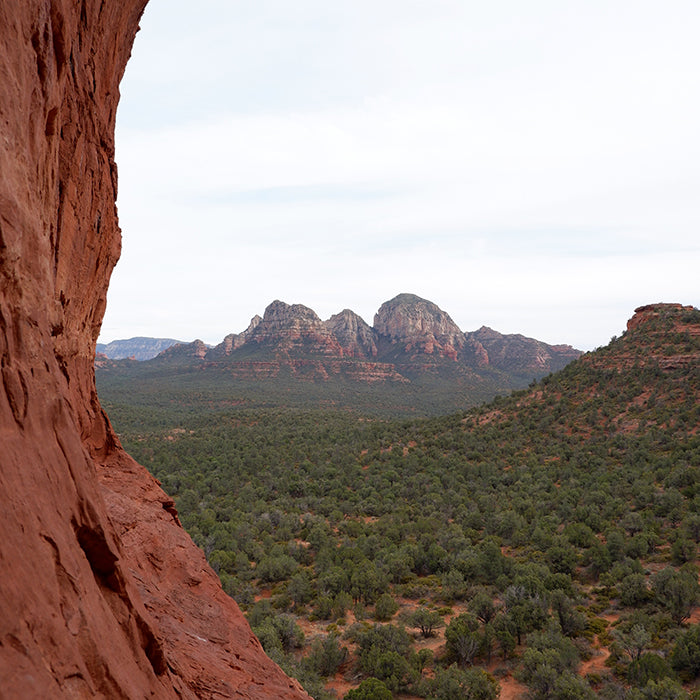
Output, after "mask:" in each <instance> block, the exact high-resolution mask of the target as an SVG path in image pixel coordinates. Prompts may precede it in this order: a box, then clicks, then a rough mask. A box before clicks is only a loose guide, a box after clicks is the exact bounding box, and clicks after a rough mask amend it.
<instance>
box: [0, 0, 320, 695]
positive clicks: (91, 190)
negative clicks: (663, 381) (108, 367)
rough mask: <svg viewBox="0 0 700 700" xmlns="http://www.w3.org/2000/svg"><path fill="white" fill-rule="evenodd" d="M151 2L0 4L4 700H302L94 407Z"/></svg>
mask: <svg viewBox="0 0 700 700" xmlns="http://www.w3.org/2000/svg"><path fill="white" fill-rule="evenodd" d="M145 4H146V0H120V1H119V2H104V0H81V1H80V2H78V0H51V2H49V1H48V0H5V1H4V2H3V3H2V4H0V75H1V76H2V80H0V367H1V374H2V384H1V385H0V436H1V437H0V439H1V445H2V447H1V450H0V512H2V518H0V581H1V583H0V587H1V591H2V594H1V595H0V678H1V679H2V689H1V690H0V694H2V696H3V697H6V698H61V697H66V698H68V697H70V698H94V697H104V698H134V699H137V698H138V699H139V700H143V698H190V699H194V698H214V697H216V698H222V697H229V698H255V699H256V700H259V699H261V698H276V699H277V698H304V697H308V696H307V695H306V694H305V693H304V692H303V690H301V688H300V686H299V685H298V684H297V682H296V681H293V680H291V679H289V678H288V677H287V676H285V675H284V673H282V671H281V670H280V669H279V668H278V667H277V666H276V665H275V664H273V663H272V662H271V661H270V659H269V658H268V657H267V656H265V654H264V653H263V651H262V648H261V646H260V644H259V642H258V641H257V639H256V638H255V637H254V636H253V635H252V633H251V631H250V628H249V627H248V624H247V623H246V621H245V619H244V618H243V616H242V614H241V612H240V611H239V609H238V607H237V606H236V604H235V603H234V602H233V600H231V599H230V598H228V597H227V596H226V595H225V594H224V593H223V591H222V589H221V587H220V586H219V583H218V579H217V577H216V575H215V574H214V572H213V571H212V570H211V569H210V568H209V566H208V565H207V563H206V562H205V559H204V555H203V554H202V553H201V551H200V550H199V549H197V548H196V547H195V546H194V544H193V543H192V541H191V540H190V538H189V536H188V535H187V534H186V533H185V532H184V530H183V529H182V528H181V527H180V525H179V522H178V518H177V513H176V511H175V509H174V507H173V502H172V500H170V499H169V498H168V496H167V495H166V494H165V493H164V492H163V491H162V490H161V489H160V488H159V486H158V484H157V482H156V481H155V480H154V479H153V478H152V477H150V476H149V475H148V473H147V472H146V470H145V469H143V468H142V467H141V466H139V465H138V464H136V463H135V462H134V461H133V460H132V459H131V458H129V457H128V456H127V455H126V454H125V453H124V451H123V450H122V448H121V446H120V444H119V441H118V440H117V438H116V436H115V434H114V432H113V430H112V428H111V426H110V423H109V421H108V420H107V418H106V416H105V414H104V413H103V411H102V409H101V407H100V404H99V402H98V399H97V394H96V392H95V382H94V369H93V360H94V357H95V343H96V339H97V336H98V333H99V329H100V324H101V322H102V316H103V313H104V309H105V297H106V292H107V285H108V282H109V278H110V274H111V271H112V268H113V267H114V265H115V263H116V261H117V259H118V257H119V253H120V232H119V228H118V225H117V215H116V209H115V197H116V191H117V170H116V166H115V163H114V122H115V114H116V109H117V102H118V98H119V82H120V79H121V77H122V74H123V71H124V67H125V65H126V62H127V59H128V57H129V54H130V51H131V46H132V42H133V39H134V36H135V34H136V32H137V30H138V22H139V19H140V17H141V13H142V11H143V9H144V6H145Z"/></svg>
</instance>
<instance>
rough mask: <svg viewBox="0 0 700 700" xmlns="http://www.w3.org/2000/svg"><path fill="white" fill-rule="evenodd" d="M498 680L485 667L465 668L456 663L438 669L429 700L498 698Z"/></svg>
mask: <svg viewBox="0 0 700 700" xmlns="http://www.w3.org/2000/svg"><path fill="white" fill-rule="evenodd" d="M500 692H501V689H500V686H499V685H498V681H497V680H496V679H495V678H494V677H493V676H492V675H491V674H490V673H487V672H486V671H484V670H483V669H477V668H471V669H466V670H463V669H461V668H458V667H457V666H456V665H454V664H453V665H452V666H450V667H449V668H446V669H444V670H443V669H438V670H437V671H436V673H435V678H434V679H433V680H432V681H431V682H430V683H429V690H428V695H427V697H428V700H456V698H460V700H496V698H497V697H498V696H499V694H500Z"/></svg>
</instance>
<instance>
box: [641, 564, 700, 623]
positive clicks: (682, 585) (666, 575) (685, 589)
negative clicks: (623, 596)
mask: <svg viewBox="0 0 700 700" xmlns="http://www.w3.org/2000/svg"><path fill="white" fill-rule="evenodd" d="M652 592H653V594H654V597H655V598H656V600H657V602H658V603H659V604H660V605H661V606H662V607H663V608H665V609H666V610H667V611H668V613H669V615H670V616H671V618H672V619H673V621H674V622H675V623H676V624H678V625H680V624H681V622H683V620H687V619H688V618H689V617H690V614H691V613H692V611H693V608H694V607H695V606H696V605H697V603H698V598H700V586H698V574H697V570H696V569H695V567H694V566H692V565H690V564H686V565H685V566H683V567H681V568H680V569H678V570H677V571H676V570H675V569H672V568H671V567H666V568H665V569H661V571H659V572H658V573H657V574H655V575H654V576H653V577H652Z"/></svg>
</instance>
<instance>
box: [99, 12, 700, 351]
mask: <svg viewBox="0 0 700 700" xmlns="http://www.w3.org/2000/svg"><path fill="white" fill-rule="evenodd" d="M141 27H142V30H141V32H140V33H139V34H138V36H137V38H136V43H135V46H134V51H133V56H132V59H131V62H130V63H129V66H128V67H127V72H126V76H125V78H124V81H123V83H122V100H121V105H120V107H119V114H118V130H117V162H118V166H119V199H118V207H119V214H120V221H121V227H122V230H123V253H122V260H121V262H120V263H119V265H118V266H117V269H116V271H115V273H114V275H113V278H112V285H111V287H110V292H109V297H108V310H107V314H106V317H105V322H104V325H103V329H102V336H101V340H103V341H105V342H106V341H110V340H114V339H117V338H129V337H132V336H137V335H146V336H154V337H174V338H178V339H181V340H193V339H194V338H201V339H202V340H204V341H206V342H209V343H218V342H220V341H221V339H222V338H223V337H224V335H226V334H227V333H231V332H240V331H242V330H244V329H245V328H246V326H247V325H248V322H249V320H250V318H251V317H252V316H253V315H255V314H256V313H259V314H262V313H263V311H264V309H265V307H266V306H267V305H268V304H269V303H270V302H271V301H273V300H274V299H281V300H282V301H286V302H287V303H290V304H291V303H301V304H305V305H306V306H309V307H311V308H312V309H314V310H315V311H316V312H317V313H318V314H319V316H321V318H324V319H326V318H328V317H330V316H331V315H332V314H334V313H337V312H339V311H341V310H342V309H344V308H351V309H353V310H354V311H356V312H357V313H359V314H360V315H361V316H362V317H363V318H364V319H365V321H367V322H368V323H370V324H371V323H372V320H373V317H374V314H375V312H376V311H377V309H378V308H379V306H380V305H381V304H382V303H383V302H384V301H387V300H388V299H390V298H392V297H394V296H395V295H396V294H399V293H401V292H412V293H415V294H418V295H420V296H422V297H424V298H426V299H429V300H431V301H433V302H435V303H436V304H438V306H440V307H441V308H442V309H443V310H445V311H447V312H448V313H449V314H450V315H451V316H452V318H453V319H454V320H455V322H456V323H457V324H458V325H459V326H460V328H462V330H464V331H472V330H476V329H477V328H478V327H480V326H481V325H488V326H491V327H492V328H494V329H496V330H498V331H500V332H502V333H523V334H525V335H528V336H531V337H535V338H539V339H541V340H545V341H547V342H550V343H560V342H561V343H569V344H571V345H574V346H576V347H579V348H581V349H591V348H594V347H596V346H599V345H604V344H606V343H607V342H608V340H609V339H610V336H612V335H613V334H619V333H620V332H621V331H622V330H624V327H625V323H626V321H627V319H628V318H629V317H630V316H631V315H632V313H633V310H634V308H635V307H636V306H639V305H641V304H646V303H651V302H656V301H679V302H682V303H685V304H693V305H698V303H699V302H700V299H699V296H700V294H699V292H700V282H699V281H698V280H699V278H700V275H699V274H698V270H699V269H700V235H699V231H700V136H699V129H700V127H699V125H700V70H699V67H700V41H699V40H698V36H700V3H697V0H692V1H691V0H688V1H678V0H669V1H668V2H664V3H660V2H658V0H654V1H653V2H651V1H647V0H605V1H603V0H549V1H547V0H529V2H522V0H494V1H493V2H488V3H487V2H483V0H479V1H478V2H477V1H476V0H425V1H419V0H372V1H371V2H370V1H369V0H295V1H294V2H290V1H289V0H236V1H233V0H200V2H198V3H196V4H194V3H192V2H191V0H151V2H150V3H149V5H148V7H147V9H146V13H145V15H144V17H143V20H142V23H141Z"/></svg>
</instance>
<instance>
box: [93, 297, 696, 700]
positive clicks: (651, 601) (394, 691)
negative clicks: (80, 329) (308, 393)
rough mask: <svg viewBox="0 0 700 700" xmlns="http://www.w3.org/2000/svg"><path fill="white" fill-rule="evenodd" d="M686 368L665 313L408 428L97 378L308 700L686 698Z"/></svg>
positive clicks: (691, 422) (691, 361)
mask: <svg viewBox="0 0 700 700" xmlns="http://www.w3.org/2000/svg"><path fill="white" fill-rule="evenodd" d="M699 358H700V312H699V311H697V310H696V309H692V310H691V309H688V308H687V307H686V308H680V307H679V308H676V307H660V308H659V309H658V312H657V313H654V314H651V317H650V318H648V319H645V320H644V322H643V323H640V324H638V325H636V326H635V327H634V328H631V329H630V330H628V331H627V332H626V333H624V334H623V335H622V337H620V338H615V339H613V340H612V341H611V342H610V343H609V344H608V345H607V346H605V347H603V348H600V349H598V350H596V351H594V352H592V353H588V354H586V355H584V356H583V357H582V358H581V359H579V360H577V361H575V362H573V363H571V364H570V365H568V366H567V367H566V368H565V369H563V370H562V371H560V372H558V373H556V374H552V375H550V376H548V377H545V378H544V379H542V380H540V381H539V382H534V383H533V384H532V385H531V386H530V387H529V388H528V389H525V390H522V391H519V392H516V393H514V394H512V395H510V396H507V397H498V398H496V399H495V400H493V401H492V402H490V403H488V404H486V405H482V406H479V407H477V408H473V409H470V410H468V411H463V412H460V413H455V414H450V415H446V416H440V417H432V418H416V419H411V420H405V419H401V420H398V419H390V418H387V417H386V415H387V411H386V407H385V406H381V409H382V410H381V411H378V412H372V411H371V409H369V408H367V407H366V406H363V410H362V411H361V412H360V411H354V410H351V409H345V410H337V409H336V410H334V409H332V408H324V409H322V408H317V409H312V408H309V409H299V408H284V407H280V406H275V407H270V408H266V407H264V406H260V407H255V408H248V407H244V408H236V407H235V406H234V407H222V406H221V405H220V404H219V403H217V404H216V405H215V406H213V407H212V408H210V409H209V410H206V409H205V408H203V406H204V405H205V404H206V401H205V400H202V397H194V398H193V397H188V396H187V387H186V386H183V387H179V388H178V387H172V386H169V387H164V391H163V393H162V394H160V395H158V393H157V392H154V391H153V388H152V387H150V388H149V390H148V392H143V393H139V388H138V384H136V383H132V384H131V385H130V386H129V390H128V391H120V390H119V387H117V386H115V385H114V383H113V382H112V383H109V382H101V381H100V373H99V372H98V373H97V378H98V390H99V393H100V399H101V401H102V404H103V406H104V407H105V408H106V410H107V412H108V414H109V416H110V419H111V421H112V423H113V425H114V427H115V430H116V431H117V433H118V435H119V437H120V439H121V441H122V443H123V445H124V447H125V448H126V449H127V450H128V451H129V453H130V454H131V455H132V456H133V457H134V458H135V459H136V460H137V461H139V462H140V463H141V464H143V465H145V466H146V467H147V468H148V469H149V470H150V471H151V472H152V473H153V474H154V476H156V477H157V478H158V479H159V480H160V481H161V482H162V485H163V488H164V489H165V490H166V491H167V492H168V493H169V494H171V495H172V496H173V497H174V498H175V500H176V505H177V510H178V512H179V516H180V519H181V522H182V524H183V526H184V527H185V528H186V529H187V531H188V532H189V533H190V535H191V536H192V538H193V539H194V540H195V542H196V543H197V544H199V545H200V546H201V548H202V549H203V550H204V552H205V553H206V556H207V558H208V560H209V563H210V564H211V566H212V567H213V568H214V569H215V571H216V572H217V573H218V575H219V576H220V578H221V581H222V584H223V586H224V589H225V590H226V591H227V593H229V594H230V595H231V596H232V597H233V598H235V599H236V601H237V602H238V603H239V605H240V606H241V608H242V609H243V610H244V611H245V614H246V616H247V618H248V620H249V622H250V624H251V626H252V628H253V630H254V631H255V633H256V634H257V636H258V638H259V639H260V641H261V642H262V644H263V646H264V648H265V650H266V652H267V653H268V654H269V655H270V656H271V657H272V658H273V659H274V660H275V661H277V662H278V663H279V664H280V665H281V666H282V667H283V668H284V669H285V670H286V671H287V672H288V673H289V674H291V675H294V676H296V677H297V678H299V679H300V681H301V682H302V684H303V685H304V687H305V688H306V689H307V690H308V692H309V693H310V694H311V695H312V696H313V697H314V698H318V699H319V700H327V699H330V698H335V697H345V698H349V699H351V700H352V699H353V698H354V699H355V700H357V699H358V698H361V699H368V700H369V699H372V700H377V699H379V700H381V698H387V699H388V698H392V697H400V698H415V697H418V698H433V699H436V700H437V699H454V698H474V699H477V698H479V699H489V698H496V697H498V696H499V693H500V696H501V697H502V698H506V697H510V698H514V697H528V698H542V699H544V698H554V699H562V700H563V699H578V698H582V699H583V698H594V697H601V698H610V699H613V698H614V699H618V698H619V699H621V700H637V699H647V698H648V699H656V698H659V699H661V698H664V699H665V698H669V699H671V698H686V697H700V690H699V688H700V681H699V680H698V679H699V678H700V586H699V585H698V543H699V542H700V434H699V432H698V427H699V425H700V405H699V401H698V398H699V397H700V363H699V362H698V359H699ZM157 396H160V398H157ZM163 397H167V398H166V399H163ZM195 399H196V400H195Z"/></svg>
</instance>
